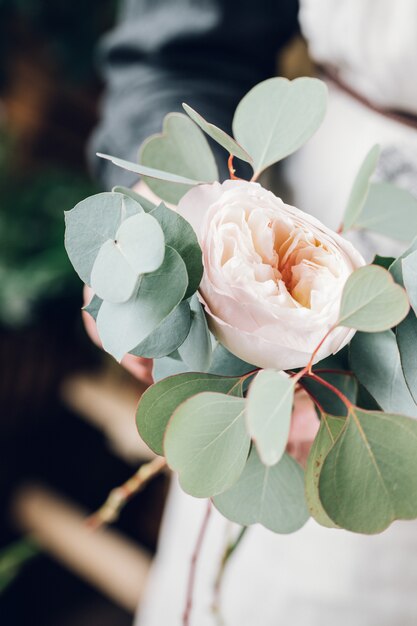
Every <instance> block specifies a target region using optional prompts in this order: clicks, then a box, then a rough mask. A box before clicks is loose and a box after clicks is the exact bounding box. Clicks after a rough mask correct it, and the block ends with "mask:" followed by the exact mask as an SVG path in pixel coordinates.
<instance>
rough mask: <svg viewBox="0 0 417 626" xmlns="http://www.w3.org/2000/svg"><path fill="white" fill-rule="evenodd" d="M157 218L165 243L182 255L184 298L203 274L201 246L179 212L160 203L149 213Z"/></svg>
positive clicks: (194, 289) (188, 295)
mask: <svg viewBox="0 0 417 626" xmlns="http://www.w3.org/2000/svg"><path fill="white" fill-rule="evenodd" d="M151 215H152V217H154V218H155V219H156V220H158V222H159V224H160V225H161V228H162V230H163V231H164V235H165V243H166V245H168V246H171V247H172V248H174V249H175V250H176V251H177V252H178V253H179V254H180V255H181V257H182V259H183V261H184V263H185V265H186V267H187V273H188V287H187V291H186V294H185V297H186V298H189V297H190V296H192V295H193V293H195V292H196V291H197V289H198V287H199V285H200V282H201V278H202V276H203V261H202V254H201V248H200V245H199V243H198V240H197V236H196V234H195V232H194V229H193V228H192V226H191V225H190V223H189V222H187V220H185V219H184V218H183V217H182V216H181V215H179V213H176V212H175V211H172V210H171V209H169V208H168V207H166V206H165V204H163V203H161V204H160V205H159V206H157V207H155V209H153V210H152V213H151Z"/></svg>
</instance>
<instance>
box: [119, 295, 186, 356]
mask: <svg viewBox="0 0 417 626" xmlns="http://www.w3.org/2000/svg"><path fill="white" fill-rule="evenodd" d="M190 326H191V311H190V305H189V304H188V302H187V301H186V300H184V301H183V302H180V304H179V305H178V306H177V307H176V308H175V309H174V310H173V311H172V313H170V314H169V315H168V317H166V318H165V319H164V320H163V321H162V322H161V323H160V324H159V326H157V327H156V328H155V330H154V331H152V332H151V334H150V335H148V336H147V337H146V339H144V340H143V341H142V342H141V343H140V344H139V345H138V346H136V347H135V348H134V349H133V350H130V354H134V355H135V356H142V357H145V358H148V359H159V358H161V357H164V356H166V355H168V354H171V353H172V352H174V350H176V349H177V348H178V347H179V346H180V345H181V344H182V343H183V342H184V341H185V339H186V337H187V335H188V333H189V332H190Z"/></svg>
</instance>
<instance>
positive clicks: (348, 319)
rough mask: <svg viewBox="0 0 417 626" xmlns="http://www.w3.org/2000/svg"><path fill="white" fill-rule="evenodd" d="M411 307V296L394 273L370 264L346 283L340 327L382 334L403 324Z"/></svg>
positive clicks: (357, 271)
mask: <svg viewBox="0 0 417 626" xmlns="http://www.w3.org/2000/svg"><path fill="white" fill-rule="evenodd" d="M409 308H410V305H409V303H408V298H407V294H406V293H405V291H404V289H403V288H402V287H401V286H400V285H397V284H396V283H394V281H393V278H392V276H391V274H390V273H389V272H387V270H385V269H384V268H382V267H379V266H378V265H366V266H365V267H360V268H359V269H357V270H356V271H354V272H353V273H352V274H351V275H350V276H349V278H348V280H347V281H346V284H345V287H344V290H343V294H342V301H341V304H340V312H339V321H338V325H339V326H347V327H348V328H356V329H357V330H362V331H365V332H368V333H375V332H380V331H382V330H386V329H388V328H392V326H395V325H396V324H398V323H399V322H401V320H403V319H404V317H405V316H406V315H407V313H408V310H409Z"/></svg>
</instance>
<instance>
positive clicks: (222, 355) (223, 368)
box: [209, 343, 256, 376]
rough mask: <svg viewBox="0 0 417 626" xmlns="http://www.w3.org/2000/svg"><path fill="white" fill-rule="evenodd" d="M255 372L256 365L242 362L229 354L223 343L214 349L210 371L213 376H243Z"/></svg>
mask: <svg viewBox="0 0 417 626" xmlns="http://www.w3.org/2000/svg"><path fill="white" fill-rule="evenodd" d="M254 370H256V367H255V366H254V365H251V364H250V363H246V361H242V359H239V357H237V356H235V355H234V354H232V353H231V352H229V350H227V348H225V347H224V346H223V345H222V344H221V343H218V344H217V345H216V347H215V348H214V350H213V353H212V358H211V363H210V369H209V372H210V373H211V374H220V375H222V376H243V375H244V374H247V373H248V372H252V371H254Z"/></svg>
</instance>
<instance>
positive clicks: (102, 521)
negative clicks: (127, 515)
mask: <svg viewBox="0 0 417 626" xmlns="http://www.w3.org/2000/svg"><path fill="white" fill-rule="evenodd" d="M165 467H166V461H165V459H164V458H163V457H162V456H157V457H156V458H155V459H153V460H152V461H150V462H149V463H145V465H142V466H141V467H140V468H139V469H138V471H137V472H135V473H134V474H133V476H131V477H130V478H129V479H128V480H127V481H126V482H125V483H123V485H120V486H119V487H116V488H115V489H112V491H110V493H109V495H108V497H107V500H106V501H105V502H104V504H103V505H102V506H101V507H100V508H99V509H98V511H96V512H95V513H93V514H92V515H90V517H88V518H87V519H86V522H85V523H86V525H87V526H88V527H89V528H92V529H93V530H97V529H98V528H100V527H101V526H104V525H106V524H111V523H112V522H115V521H116V520H117V519H118V517H119V514H120V511H121V510H122V508H123V507H124V506H125V504H126V503H127V502H128V501H129V500H130V499H131V498H132V496H134V495H135V494H137V493H138V492H139V491H141V490H142V489H143V488H144V487H145V485H147V484H148V483H149V482H150V481H151V480H152V479H153V478H154V477H155V476H157V475H158V474H160V473H161V472H162V470H163V469H165Z"/></svg>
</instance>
